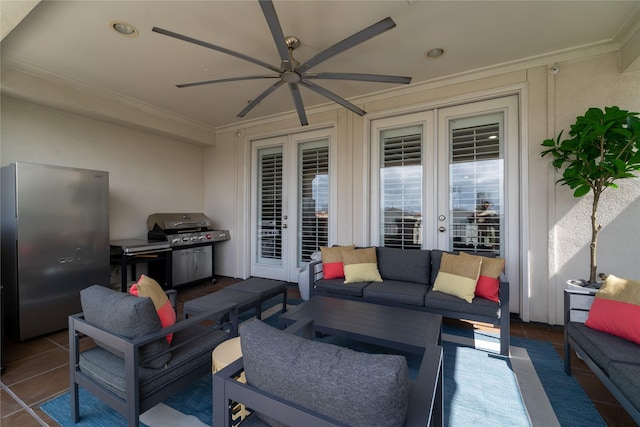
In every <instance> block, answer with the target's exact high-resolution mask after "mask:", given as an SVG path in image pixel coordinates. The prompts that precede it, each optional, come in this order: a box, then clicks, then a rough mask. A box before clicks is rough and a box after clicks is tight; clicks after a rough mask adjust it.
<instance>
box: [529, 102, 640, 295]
mask: <svg viewBox="0 0 640 427" xmlns="http://www.w3.org/2000/svg"><path fill="white" fill-rule="evenodd" d="M569 136H570V138H566V139H562V132H560V134H559V135H558V137H557V138H556V139H546V140H544V142H543V143H542V145H543V146H544V147H546V148H547V149H545V150H544V151H542V152H541V153H540V154H541V156H542V157H544V156H546V155H549V154H550V155H552V156H553V161H552V163H551V164H552V165H553V166H554V167H555V168H556V170H563V171H562V178H560V179H558V181H556V184H562V185H568V186H569V188H571V189H572V190H574V192H573V195H574V197H582V196H584V195H586V194H587V193H589V192H591V193H592V194H593V202H592V205H591V244H590V255H591V262H590V269H589V282H590V283H596V270H597V262H596V249H597V245H598V235H599V233H600V230H601V229H602V225H601V224H599V223H598V203H599V202H600V197H601V196H602V193H603V192H604V191H605V190H606V189H608V188H618V186H617V185H616V183H615V182H616V181H618V180H620V179H625V178H637V177H638V175H637V172H638V171H640V118H639V117H638V113H630V112H629V111H626V110H621V109H620V108H618V107H615V106H614V107H605V109H604V111H602V110H601V109H599V108H589V109H588V110H587V112H586V113H585V114H584V115H583V116H579V117H577V118H576V121H575V123H574V124H572V125H571V130H570V131H569Z"/></svg>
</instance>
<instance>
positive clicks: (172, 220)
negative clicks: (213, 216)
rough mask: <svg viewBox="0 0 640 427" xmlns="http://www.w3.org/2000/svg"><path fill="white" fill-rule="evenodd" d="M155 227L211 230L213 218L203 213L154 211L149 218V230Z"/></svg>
mask: <svg viewBox="0 0 640 427" xmlns="http://www.w3.org/2000/svg"><path fill="white" fill-rule="evenodd" d="M155 227H157V228H160V229H161V230H163V231H165V232H167V231H172V230H189V229H202V228H205V229H207V230H211V229H212V226H211V220H210V219H209V218H208V217H207V216H206V215H205V214H203V213H154V214H151V215H149V217H148V218H147V230H149V231H151V230H153V229H154V228H155Z"/></svg>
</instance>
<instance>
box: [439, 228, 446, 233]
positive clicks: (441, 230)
mask: <svg viewBox="0 0 640 427" xmlns="http://www.w3.org/2000/svg"><path fill="white" fill-rule="evenodd" d="M445 230H446V228H444V227H438V231H439V232H441V233H444V231H445Z"/></svg>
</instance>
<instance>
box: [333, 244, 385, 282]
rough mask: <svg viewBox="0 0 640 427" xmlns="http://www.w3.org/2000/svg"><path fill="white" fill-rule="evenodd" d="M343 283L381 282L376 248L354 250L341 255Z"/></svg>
mask: <svg viewBox="0 0 640 427" xmlns="http://www.w3.org/2000/svg"><path fill="white" fill-rule="evenodd" d="M342 260H343V262H344V283H361V282H382V277H381V276H380V271H378V258H377V256H376V248H366V249H354V250H352V251H345V252H343V253H342Z"/></svg>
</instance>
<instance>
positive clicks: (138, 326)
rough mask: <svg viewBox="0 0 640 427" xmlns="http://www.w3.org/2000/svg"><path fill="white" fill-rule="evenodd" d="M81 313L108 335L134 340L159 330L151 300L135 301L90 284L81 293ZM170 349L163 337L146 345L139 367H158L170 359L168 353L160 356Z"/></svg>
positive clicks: (134, 297)
mask: <svg viewBox="0 0 640 427" xmlns="http://www.w3.org/2000/svg"><path fill="white" fill-rule="evenodd" d="M80 302H81V304H82V311H83V312H84V317H85V319H86V320H87V322H89V323H92V324H93V325H95V326H97V327H98V328H100V329H103V330H105V331H107V332H109V333H112V334H116V335H120V336H123V337H125V338H127V339H134V338H137V337H139V336H142V335H146V334H149V333H151V332H155V331H159V330H160V329H162V324H161V323H160V318H159V317H158V313H157V312H156V308H155V306H154V305H153V302H152V301H151V299H150V298H138V297H136V296H133V295H129V294H127V293H123V292H114V291H113V290H111V289H109V288H105V287H104V286H100V285H93V286H90V287H88V288H86V289H83V290H82V291H80ZM96 344H97V345H98V346H100V347H102V348H104V349H105V350H107V351H109V352H110V353H113V354H114V355H116V356H118V357H120V358H123V357H124V354H122V352H120V351H118V350H116V349H114V348H112V347H110V346H108V345H106V344H105V343H102V342H100V341H96ZM168 349H169V344H168V343H167V340H166V339H165V338H161V339H159V340H156V341H154V342H152V343H149V344H147V345H145V346H144V347H143V348H141V350H140V360H141V361H142V362H141V366H144V367H148V368H154V369H157V368H161V367H163V366H164V365H165V364H166V363H167V362H168V361H169V360H170V359H171V353H165V354H161V355H159V356H157V357H154V355H157V354H159V353H162V352H164V351H166V350H168Z"/></svg>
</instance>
